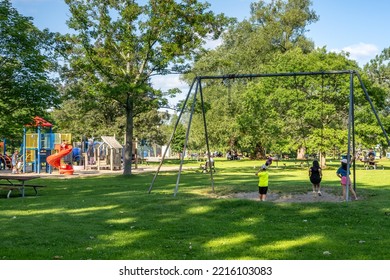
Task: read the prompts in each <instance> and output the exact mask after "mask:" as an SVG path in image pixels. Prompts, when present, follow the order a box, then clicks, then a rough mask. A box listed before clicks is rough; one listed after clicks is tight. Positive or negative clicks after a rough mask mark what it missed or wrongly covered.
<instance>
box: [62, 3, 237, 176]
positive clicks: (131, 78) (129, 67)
mask: <svg viewBox="0 0 390 280" xmlns="http://www.w3.org/2000/svg"><path fill="white" fill-rule="evenodd" d="M66 3H67V4H68V5H69V8H70V12H71V18H70V20H69V21H68V25H69V27H70V28H72V29H73V30H74V31H75V34H74V35H69V36H68V41H69V42H70V43H71V46H72V48H71V50H69V57H68V58H69V65H68V66H69V67H68V68H69V70H70V71H67V72H66V75H65V76H64V77H66V82H67V87H68V90H71V91H73V92H85V91H87V92H88V93H89V94H92V95H97V96H102V97H104V98H107V99H111V100H113V101H115V102H116V103H117V105H118V106H119V107H120V108H121V110H123V112H124V116H125V120H126V121H125V131H126V132H125V139H126V142H125V155H124V174H131V154H132V153H133V151H132V141H133V137H134V134H133V127H134V118H135V117H136V116H138V115H140V114H141V113H144V112H148V111H150V110H152V109H156V108H158V107H159V106H160V105H161V104H162V103H164V102H165V101H164V96H163V93H162V92H161V91H159V90H156V89H154V88H153V87H152V85H151V84H150V78H151V76H152V75H163V74H169V73H170V72H172V71H175V72H176V71H183V70H184V69H186V68H187V64H188V63H189V62H190V61H191V60H192V59H193V57H194V56H195V55H196V53H197V52H198V50H199V49H200V48H201V47H202V45H203V44H204V43H205V40H206V39H207V38H209V37H210V38H218V37H219V35H220V34H221V32H222V31H223V28H224V27H225V26H226V25H227V24H229V23H230V20H229V19H228V18H226V17H225V16H223V15H215V14H214V13H213V12H212V11H209V10H208V8H209V4H207V3H202V2H199V1H196V0H185V1H180V2H179V3H178V2H176V1H173V0H168V1H167V0H164V1H161V0H150V1H148V2H147V4H145V5H143V6H142V5H139V4H137V3H136V2H135V1H133V0H113V1H105V0H91V1H79V0H66ZM75 89H76V90H75ZM80 89H82V90H80Z"/></svg>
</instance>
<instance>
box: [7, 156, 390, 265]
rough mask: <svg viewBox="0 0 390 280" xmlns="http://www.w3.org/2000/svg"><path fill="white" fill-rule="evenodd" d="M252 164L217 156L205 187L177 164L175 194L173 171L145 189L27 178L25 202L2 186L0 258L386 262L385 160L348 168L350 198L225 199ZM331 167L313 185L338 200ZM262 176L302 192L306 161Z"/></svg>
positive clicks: (251, 181) (145, 180) (280, 188)
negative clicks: (35, 186)
mask: <svg viewBox="0 0 390 280" xmlns="http://www.w3.org/2000/svg"><path fill="white" fill-rule="evenodd" d="M166 164H168V165H172V166H178V164H177V163H166ZM261 164H263V162H262V161H250V160H239V161H226V160H224V159H217V161H216V168H217V172H216V173H215V174H213V175H214V188H215V192H212V189H211V180H210V174H203V173H201V172H200V171H199V163H198V162H186V163H185V165H184V167H185V169H184V170H183V172H182V174H181V176H180V184H179V189H178V193H177V195H176V196H174V195H173V194H174V189H175V185H176V181H177V177H178V176H177V174H178V173H177V172H173V171H171V172H161V173H160V174H159V175H158V177H157V178H156V181H155V184H154V186H153V189H152V192H151V193H150V194H149V193H148V188H149V186H150V183H151V181H152V178H153V176H154V174H155V173H141V174H137V175H132V176H122V175H100V176H88V177H82V176H77V175H74V176H70V177H62V178H58V177H54V176H53V177H48V178H42V179H38V180H35V181H36V183H39V184H42V185H46V186H47V187H46V188H43V189H41V190H40V191H39V195H38V196H34V194H33V191H31V190H28V191H27V196H26V197H25V198H21V197H19V196H18V195H17V194H14V195H13V196H12V197H11V198H10V199H7V198H6V191H4V190H2V191H0V248H1V249H0V259H2V260H20V259H26V260H28V259H37V260H51V259H62V260H85V259H92V260H121V259H128V260H233V259H235V260H247V259H251V260H255V259H267V260H274V259H281V260H323V259H324V260H328V259H329V260H345V259H348V260H361V259H363V260H388V259H390V186H389V182H390V161H389V160H388V159H382V160H381V161H380V164H379V165H380V169H377V170H365V169H363V168H362V166H361V165H360V164H358V165H357V168H356V182H357V193H358V196H359V197H360V199H359V200H358V201H349V202H308V203H298V202H283V203H275V202H269V201H268V202H260V201H257V200H248V199H238V198H226V196H227V197H229V196H230V195H232V194H234V193H239V192H256V191H257V177H256V176H255V175H254V173H255V171H256V169H257V168H259V167H260V166H261ZM338 164H339V161H333V162H328V168H327V169H326V170H324V178H323V183H322V185H323V187H324V188H326V189H327V191H329V192H332V193H334V194H335V195H340V196H341V187H340V185H339V179H338V178H337V176H336V175H335V172H336V169H337V168H338ZM382 165H383V169H382ZM191 167H192V168H191ZM269 172H270V192H274V193H280V194H291V195H294V194H297V193H306V192H310V191H311V185H310V182H309V179H308V167H307V165H306V163H304V165H303V166H302V167H301V166H300V164H299V162H298V163H296V162H293V161H289V162H279V163H278V166H276V163H274V164H273V165H272V167H271V168H270V170H269Z"/></svg>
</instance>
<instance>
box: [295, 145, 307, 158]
mask: <svg viewBox="0 0 390 280" xmlns="http://www.w3.org/2000/svg"><path fill="white" fill-rule="evenodd" d="M305 154H306V149H305V148H304V147H301V148H299V149H298V151H297V159H299V160H304V159H306V158H305Z"/></svg>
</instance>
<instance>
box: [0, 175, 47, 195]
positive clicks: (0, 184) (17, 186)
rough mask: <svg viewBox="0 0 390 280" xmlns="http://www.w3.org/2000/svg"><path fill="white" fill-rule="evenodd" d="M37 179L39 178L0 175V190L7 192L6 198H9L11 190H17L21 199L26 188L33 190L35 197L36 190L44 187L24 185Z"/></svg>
mask: <svg viewBox="0 0 390 280" xmlns="http://www.w3.org/2000/svg"><path fill="white" fill-rule="evenodd" d="M38 178H40V176H25V175H0V189H4V190H8V194H7V198H9V197H10V195H11V193H12V191H13V190H19V192H20V193H21V194H22V197H24V190H25V188H26V187H31V188H33V189H34V191H35V195H37V194H38V190H37V188H40V187H44V186H41V185H32V184H26V182H27V181H30V180H33V179H38ZM4 181H6V182H4Z"/></svg>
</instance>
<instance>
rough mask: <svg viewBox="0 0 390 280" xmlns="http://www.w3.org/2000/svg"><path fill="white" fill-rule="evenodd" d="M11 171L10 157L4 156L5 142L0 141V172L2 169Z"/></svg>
mask: <svg viewBox="0 0 390 280" xmlns="http://www.w3.org/2000/svg"><path fill="white" fill-rule="evenodd" d="M7 168H8V169H11V168H12V161H11V157H10V156H8V155H7V154H6V141H5V139H3V141H0V170H2V169H7Z"/></svg>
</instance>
